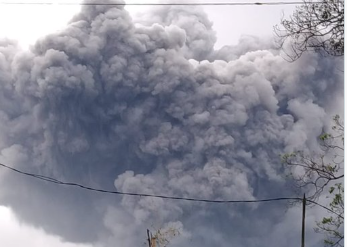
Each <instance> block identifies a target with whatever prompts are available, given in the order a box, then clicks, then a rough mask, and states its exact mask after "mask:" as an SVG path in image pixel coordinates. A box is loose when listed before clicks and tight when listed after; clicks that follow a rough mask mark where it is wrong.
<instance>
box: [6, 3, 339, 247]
mask: <svg viewBox="0 0 347 247" xmlns="http://www.w3.org/2000/svg"><path fill="white" fill-rule="evenodd" d="M257 40H258V39H257V38H254V37H247V36H244V37H243V38H242V39H241V41H240V45H238V46H234V47H224V48H222V49H220V50H214V49H213V45H214V42H215V41H216V36H215V32H214V31H213V29H212V23H211V22H210V21H209V20H208V18H207V16H206V14H204V12H203V11H202V9H200V8H198V7H189V8H183V7H177V6H172V7H167V6H166V7H161V8H156V9H154V10H153V12H151V13H150V14H149V15H148V16H143V19H142V20H139V21H138V22H136V23H135V22H134V21H133V20H132V19H131V17H130V16H129V14H128V13H127V12H126V11H125V10H124V7H123V6H113V7H112V6H84V7H83V8H82V10H81V12H80V13H79V14H77V15H76V16H75V17H74V18H73V19H72V20H71V22H70V23H69V25H68V26H67V27H66V29H65V30H63V31H61V32H59V33H54V34H51V35H48V36H47V37H45V38H43V39H41V40H39V41H38V42H37V43H36V44H35V45H34V46H33V47H32V49H31V50H30V51H21V50H20V49H19V48H18V47H17V45H16V43H15V42H13V41H9V40H2V41H1V42H0V89H1V90H0V95H1V97H0V137H1V138H0V161H1V162H3V163H5V164H7V165H11V166H13V167H16V168H18V169H22V170H25V171H28V172H33V173H38V174H43V175H48V176H54V177H56V178H58V179H61V180H63V181H73V182H77V183H82V184H85V185H89V186H92V187H96V188H104V189H117V190H119V191H124V192H136V193H148V194H160V195H172V196H185V197H194V198H209V199H225V200H227V199H229V200H230V199H232V200H242V199H247V200H249V199H256V198H268V197H276V196H283V195H288V194H290V191H286V188H287V187H286V184H287V181H286V180H285V179H284V178H283V176H282V175H283V174H282V168H281V165H280V160H279V154H281V153H283V152H289V151H292V150H294V149H296V148H305V147H309V148H311V149H315V148H317V142H316V137H317V136H318V135H319V134H320V133H321V132H322V130H323V128H324V127H325V126H326V125H327V119H330V117H331V116H332V115H334V114H336V112H335V111H334V110H335V108H333V107H331V105H334V103H332V102H331V100H332V99H333V100H340V99H342V98H343V93H342V92H343V90H341V89H342V88H343V78H342V75H341V74H340V73H339V72H337V71H336V70H335V69H334V68H335V66H336V64H337V63H338V62H336V61H334V60H329V59H320V58H319V57H318V56H317V55H316V54H309V55H307V56H306V57H303V58H302V59H300V60H299V61H297V62H296V63H292V64H288V63H287V62H286V61H284V60H283V59H282V58H281V57H280V56H279V53H278V51H276V50H274V49H273V46H272V44H271V43H270V42H267V41H261V42H258V41H257ZM259 40H260V39H259ZM337 113H339V112H337ZM0 172H1V173H0V176H1V181H0V184H1V187H2V190H1V192H0V203H1V204H2V205H7V206H10V207H11V208H13V210H14V211H15V212H16V214H17V215H18V217H20V219H21V220H23V221H25V222H28V223H30V224H33V225H36V226H40V227H43V228H44V230H45V231H47V232H50V233H53V234H56V235H60V236H62V237H63V238H64V239H66V240H68V241H75V242H88V243H93V244H95V246H112V245H114V243H115V241H116V242H117V243H119V244H120V245H122V246H125V247H127V246H135V245H137V244H139V243H142V241H144V240H145V229H147V228H149V227H150V226H151V225H152V224H157V225H159V226H161V225H165V224H171V223H175V224H178V225H179V226H182V228H183V230H182V232H183V235H184V236H185V237H184V238H183V240H182V241H183V242H181V243H177V246H181V245H184V244H187V243H190V245H192V246H209V245H211V244H218V245H219V246H229V245H230V243H232V244H235V245H240V244H241V243H242V242H243V240H244V238H249V241H248V242H247V243H248V246H256V245H257V244H258V242H257V241H258V240H259V241H263V242H264V244H265V243H266V245H268V246H275V245H276V244H277V242H278V239H279V238H280V236H289V235H288V233H287V231H288V227H286V226H287V225H293V226H294V225H295V224H296V223H295V222H296V221H298V222H299V221H300V220H299V216H297V215H296V212H294V211H293V210H292V211H290V212H289V213H288V212H287V213H286V212H285V209H286V206H285V205H284V204H276V205H272V206H271V207H267V206H266V205H258V206H256V205H242V206H237V205H228V206H225V205H224V206H218V205H206V204H196V203H195V204H194V203H187V202H176V201H167V200H163V199H154V198H139V197H128V196H125V197H123V198H122V197H113V196H105V195H100V194H94V193H90V192H88V191H81V190H78V189H71V188H67V187H60V186H56V185H52V184H44V183H42V182H40V181H34V180H32V179H31V178H26V177H19V175H16V174H12V173H10V172H8V171H5V170H1V171H0ZM269 208H270V209H271V210H269ZM292 214H293V215H294V216H293V217H291V215H292ZM259 215H263V216H262V217H259ZM312 217H317V215H316V214H313V216H312ZM241 218H242V219H243V220H240V219H241ZM170 222H171V223H170ZM310 224H311V225H314V221H312V222H311V223H310ZM253 225H254V226H257V227H255V228H254V230H251V231H250V230H249V229H250V228H252V227H251V226H253ZM264 225H265V226H267V227H263V226H264ZM197 226H198V227H197ZM276 227H278V229H277V228H276ZM293 228H295V227H292V228H290V229H293ZM125 229H126V230H125ZM274 229H276V231H275V232H273V230H274ZM210 231H212V234H211V235H213V238H211V239H207V237H206V232H210ZM231 231H232V233H230V232H231ZM297 232H298V231H297V230H293V232H291V234H294V235H295V233H297ZM261 236H269V238H267V239H264V237H261ZM290 236H291V235H290ZM269 239H270V240H271V239H273V242H268V241H269ZM287 242H288V241H287ZM288 243H289V242H288ZM284 245H285V244H284Z"/></svg>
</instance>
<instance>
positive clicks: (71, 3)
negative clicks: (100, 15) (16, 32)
mask: <svg viewBox="0 0 347 247" xmlns="http://www.w3.org/2000/svg"><path fill="white" fill-rule="evenodd" d="M323 3H326V1H317V2H313V1H312V2H304V1H291V2H216V3H214V2H200V3H198V2H195V3H184V2H182V3H86V2H82V3H77V2H8V1H5V2H0V4H1V5H80V6H251V5H300V4H323Z"/></svg>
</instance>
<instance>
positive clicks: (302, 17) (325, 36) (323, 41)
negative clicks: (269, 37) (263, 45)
mask: <svg viewBox="0 0 347 247" xmlns="http://www.w3.org/2000/svg"><path fill="white" fill-rule="evenodd" d="M274 31H275V35H276V36H277V38H278V39H277V43H278V45H279V47H280V48H282V50H283V51H284V53H285V54H286V55H287V56H288V58H289V61H295V60H297V59H298V58H300V57H301V55H302V54H303V53H304V52H306V51H314V52H319V53H321V54H328V55H332V56H343V55H344V1H343V0H323V1H322V2H321V1H319V2H313V1H311V0H310V1H304V2H303V4H302V5H300V6H298V7H297V8H296V10H295V12H294V13H293V14H292V16H290V18H289V19H285V18H282V20H281V24H280V25H276V26H275V27H274Z"/></svg>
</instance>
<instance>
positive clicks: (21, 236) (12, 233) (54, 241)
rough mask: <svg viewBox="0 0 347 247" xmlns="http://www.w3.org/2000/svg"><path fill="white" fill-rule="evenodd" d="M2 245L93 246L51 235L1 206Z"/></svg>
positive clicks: (45, 246)
mask: <svg viewBox="0 0 347 247" xmlns="http://www.w3.org/2000/svg"><path fill="white" fill-rule="evenodd" d="M0 219H1V220H0V232H1V239H0V245H1V246H6V247H23V246H26V247H47V246H50V247H91V245H85V244H73V243H68V242H63V241H62V240H61V239H60V238H59V237H57V236H53V235H49V234H47V233H46V232H45V231H44V230H42V229H40V228H35V227H33V226H29V225H26V224H23V223H21V222H19V221H18V219H17V218H16V216H15V214H14V213H13V211H12V210H11V209H10V208H8V207H5V206H0Z"/></svg>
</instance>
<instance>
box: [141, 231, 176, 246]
mask: <svg viewBox="0 0 347 247" xmlns="http://www.w3.org/2000/svg"><path fill="white" fill-rule="evenodd" d="M177 235H180V230H179V229H177V228H176V227H174V226H167V227H165V228H160V229H159V230H156V231H155V233H154V235H153V234H152V233H151V232H150V231H149V230H147V237H148V239H147V240H148V246H149V247H156V246H157V245H158V247H167V246H168V245H169V244H170V241H171V239H173V238H174V237H176V236H177Z"/></svg>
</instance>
